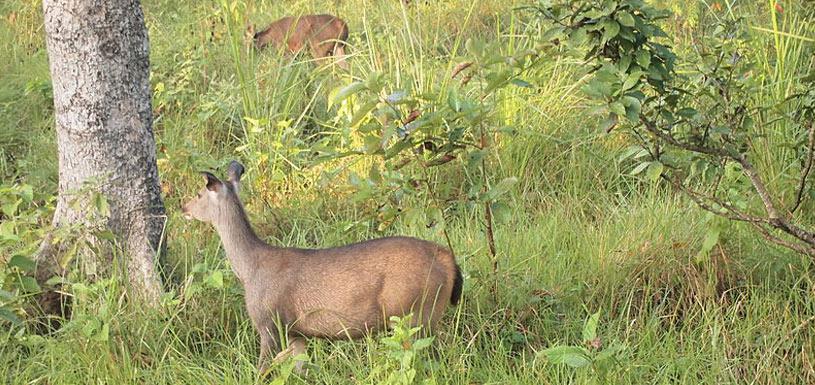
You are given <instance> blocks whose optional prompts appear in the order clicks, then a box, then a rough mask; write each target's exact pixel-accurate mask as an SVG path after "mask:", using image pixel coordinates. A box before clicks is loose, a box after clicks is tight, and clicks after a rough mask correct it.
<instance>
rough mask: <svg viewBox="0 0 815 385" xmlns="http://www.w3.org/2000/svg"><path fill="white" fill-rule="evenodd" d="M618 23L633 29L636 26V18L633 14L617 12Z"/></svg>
mask: <svg viewBox="0 0 815 385" xmlns="http://www.w3.org/2000/svg"><path fill="white" fill-rule="evenodd" d="M617 21H618V22H620V24H622V25H624V26H626V27H633V26H634V24H635V23H634V16H631V14H630V13H628V12H622V11H620V12H617Z"/></svg>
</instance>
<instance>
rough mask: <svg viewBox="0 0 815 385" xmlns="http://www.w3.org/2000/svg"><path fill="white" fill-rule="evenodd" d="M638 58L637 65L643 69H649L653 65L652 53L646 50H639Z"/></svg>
mask: <svg viewBox="0 0 815 385" xmlns="http://www.w3.org/2000/svg"><path fill="white" fill-rule="evenodd" d="M636 57H637V65H639V66H640V67H642V68H643V69H646V68H648V67H649V66H650V65H651V53H649V52H648V51H646V50H639V51H637V53H636Z"/></svg>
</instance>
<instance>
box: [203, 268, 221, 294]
mask: <svg viewBox="0 0 815 385" xmlns="http://www.w3.org/2000/svg"><path fill="white" fill-rule="evenodd" d="M204 283H206V284H207V285H208V286H209V287H212V288H215V289H220V288H222V287H224V273H222V272H221V271H220V270H215V271H213V272H212V273H210V274H209V276H207V278H206V279H205V280H204Z"/></svg>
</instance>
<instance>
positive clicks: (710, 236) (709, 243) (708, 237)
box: [696, 226, 720, 262]
mask: <svg viewBox="0 0 815 385" xmlns="http://www.w3.org/2000/svg"><path fill="white" fill-rule="evenodd" d="M719 234H720V230H719V227H718V226H711V228H710V229H708V231H707V233H705V239H704V240H703V241H702V247H701V248H700V249H699V253H698V254H697V255H696V261H697V262H701V261H702V258H704V257H705V256H707V253H709V252H710V250H713V247H714V246H716V244H717V243H719Z"/></svg>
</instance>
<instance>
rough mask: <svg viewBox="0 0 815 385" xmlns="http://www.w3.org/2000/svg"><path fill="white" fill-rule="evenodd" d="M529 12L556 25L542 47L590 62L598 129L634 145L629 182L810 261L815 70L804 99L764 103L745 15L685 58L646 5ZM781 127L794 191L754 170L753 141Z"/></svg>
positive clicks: (803, 78) (545, 5)
mask: <svg viewBox="0 0 815 385" xmlns="http://www.w3.org/2000/svg"><path fill="white" fill-rule="evenodd" d="M533 9H535V10H536V11H537V12H538V13H539V15H540V16H541V17H542V18H544V19H546V20H548V21H550V22H551V23H552V25H553V26H552V28H551V29H550V30H549V31H547V32H546V34H545V36H544V37H545V39H546V40H548V41H549V42H551V44H553V45H554V46H555V47H557V46H560V47H561V48H559V51H560V52H561V53H563V54H567V55H575V56H578V57H581V58H582V59H583V60H585V62H586V63H587V64H588V65H589V74H591V76H590V80H589V81H588V82H587V83H586V84H585V86H584V87H583V90H584V92H585V93H586V94H587V95H588V96H590V97H591V98H592V99H594V100H596V101H598V102H599V106H598V109H597V110H598V111H599V112H603V113H604V114H605V115H606V118H605V120H604V121H603V123H602V128H604V129H605V130H606V131H611V130H613V129H614V128H615V127H617V126H621V127H624V128H626V129H627V130H628V132H629V133H630V135H631V137H632V138H634V140H635V141H636V142H637V145H636V146H634V147H632V148H631V149H630V150H629V151H628V152H627V153H626V154H625V155H624V156H623V159H627V158H630V157H634V158H635V159H638V160H639V164H637V165H636V166H635V167H634V169H633V170H632V173H633V174H638V173H642V172H645V174H646V175H647V176H648V178H649V179H651V180H654V181H656V180H658V179H660V178H661V179H664V180H666V181H668V182H670V183H671V184H672V185H673V186H675V187H676V188H677V189H679V190H681V191H684V192H685V193H686V194H687V195H688V196H689V197H690V198H691V199H692V200H693V201H694V202H696V203H697V204H698V206H699V207H701V208H703V209H705V210H708V211H710V212H712V213H714V214H717V215H720V216H723V217H725V218H728V219H731V220H734V221H740V222H745V223H748V224H750V225H751V226H753V227H754V228H755V230H757V231H758V233H759V234H760V235H762V236H763V237H764V238H766V239H767V240H769V241H771V242H774V243H776V244H779V245H781V246H784V247H787V248H789V249H792V250H795V251H798V252H801V253H804V254H807V255H809V256H813V257H815V232H813V231H812V230H811V229H810V228H808V224H807V223H806V222H805V221H803V220H802V219H801V218H800V217H796V216H795V213H796V211H797V210H798V209H799V208H800V207H801V206H802V204H804V203H805V202H806V201H809V200H810V199H811V198H812V197H813V196H815V190H813V189H812V188H811V186H810V183H808V177H809V174H810V171H811V168H812V163H813V152H815V123H814V122H815V67H813V64H812V63H810V65H809V67H804V68H801V70H800V72H799V79H798V80H797V81H799V82H800V89H799V90H798V92H797V93H793V94H791V95H788V96H786V97H784V98H783V99H780V100H764V99H759V98H756V97H755V95H759V94H761V92H760V91H761V89H762V87H764V84H762V83H761V82H760V81H759V79H757V77H756V76H754V74H753V61H752V58H751V55H752V54H753V53H752V52H751V51H750V49H749V47H748V40H749V35H747V34H746V31H745V25H744V23H743V21H742V20H741V19H739V18H734V17H732V18H729V17H726V16H725V17H721V18H719V19H718V21H717V22H716V23H715V24H714V25H713V28H711V32H710V33H708V34H704V35H702V36H701V37H700V39H699V42H698V46H697V47H696V53H695V54H692V55H691V56H690V57H686V58H682V59H684V60H680V59H679V58H677V56H676V55H675V54H674V52H673V50H672V49H671V48H670V47H669V46H668V45H666V44H667V43H666V42H665V40H666V39H665V38H667V37H668V36H667V35H666V34H665V32H664V31H663V30H662V28H661V27H660V26H659V21H660V20H661V19H664V18H665V17H666V16H667V13H666V12H664V11H662V10H658V9H655V8H653V7H650V6H648V5H646V4H645V3H644V2H643V1H641V0H622V1H612V0H603V1H596V0H595V1H564V2H558V3H556V4H553V3H551V2H545V1H542V2H540V3H539V4H538V5H537V6H536V7H533ZM774 12H776V11H774ZM811 17H812V15H810V18H811ZM680 65H681V66H682V71H681V72H679V71H677V68H678V67H679V66H680ZM807 71H809V72H810V73H809V74H808V75H807V74H806V72H807ZM778 122H783V123H784V124H785V126H784V127H783V128H784V129H785V130H788V132H791V133H795V134H794V136H795V137H796V140H795V142H794V143H792V144H791V145H792V146H793V147H794V148H795V150H796V154H797V156H795V157H793V158H792V159H788V160H786V161H787V162H788V164H786V165H784V166H785V167H786V168H789V169H791V170H796V169H797V170H798V176H797V183H794V186H793V184H786V185H783V184H782V185H775V186H773V185H770V184H768V183H767V178H766V177H765V176H763V175H762V171H765V172H766V171H767V168H768V167H765V168H764V170H762V169H761V168H760V167H759V166H760V165H761V164H759V163H757V162H756V161H755V157H756V156H755V151H756V147H757V146H758V147H759V148H760V146H761V145H760V144H758V143H759V141H758V140H757V139H759V137H760V136H761V133H762V132H766V131H767V130H768V128H769V127H772V126H773V125H774V124H777V123H778ZM770 151H777V152H779V153H780V152H783V148H782V147H781V146H779V148H775V149H771V150H770ZM791 191H794V192H793V193H791ZM790 195H792V196H793V198H792V199H789V197H790ZM785 197H786V198H788V199H787V200H788V201H787V202H784V199H783V198H785ZM783 206H786V207H783ZM708 238H710V241H708V242H706V243H705V247H708V248H712V247H713V245H714V244H715V243H716V238H717V236H715V237H714V236H710V237H708ZM703 251H704V250H703Z"/></svg>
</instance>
